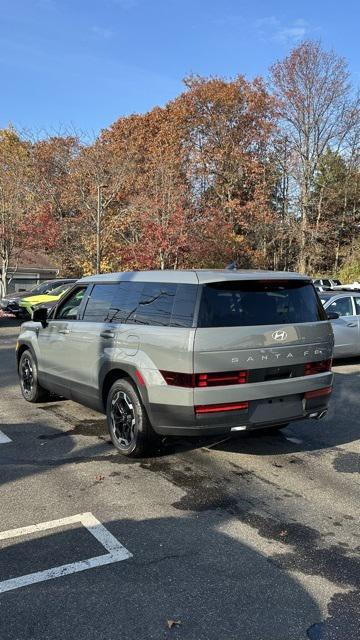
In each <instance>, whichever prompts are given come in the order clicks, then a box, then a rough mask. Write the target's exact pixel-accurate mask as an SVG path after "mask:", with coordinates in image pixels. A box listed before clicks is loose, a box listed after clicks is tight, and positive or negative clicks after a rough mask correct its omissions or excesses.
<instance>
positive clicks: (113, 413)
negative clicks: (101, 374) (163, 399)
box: [106, 379, 157, 458]
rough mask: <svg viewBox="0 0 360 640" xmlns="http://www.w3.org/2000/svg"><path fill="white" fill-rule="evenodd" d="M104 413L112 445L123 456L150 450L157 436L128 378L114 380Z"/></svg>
mask: <svg viewBox="0 0 360 640" xmlns="http://www.w3.org/2000/svg"><path fill="white" fill-rule="evenodd" d="M106 416H107V423H108V428H109V433H110V437H111V440H112V443H113V445H114V447H115V448H116V449H117V450H118V451H120V453H122V454H123V455H124V456H128V457H133V458H137V457H142V456H146V455H147V454H149V453H150V452H151V451H152V449H153V447H154V444H155V442H156V440H157V436H156V433H155V431H154V430H153V428H152V426H151V424H150V422H149V418H148V417H147V414H146V411H145V408H144V406H143V404H142V402H141V400H140V397H139V395H138V392H137V391H136V389H135V387H134V386H133V384H132V383H131V382H130V381H129V380H127V379H120V380H116V382H114V384H113V385H112V387H111V389H110V391H109V394H108V397H107V402H106Z"/></svg>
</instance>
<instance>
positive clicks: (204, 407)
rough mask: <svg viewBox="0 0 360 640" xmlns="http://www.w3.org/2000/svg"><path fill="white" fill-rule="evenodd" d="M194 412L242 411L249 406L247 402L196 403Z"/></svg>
mask: <svg viewBox="0 0 360 640" xmlns="http://www.w3.org/2000/svg"><path fill="white" fill-rule="evenodd" d="M194 408H195V413H196V414H200V413H220V412H221V411H243V410H244V409H246V410H247V409H248V408H249V403H248V402H228V403H226V404H198V405H197V406H195V407H194Z"/></svg>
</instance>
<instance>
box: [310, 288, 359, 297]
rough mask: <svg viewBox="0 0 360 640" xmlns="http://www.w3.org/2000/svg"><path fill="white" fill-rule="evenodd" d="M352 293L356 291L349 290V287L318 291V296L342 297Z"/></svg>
mask: <svg viewBox="0 0 360 640" xmlns="http://www.w3.org/2000/svg"><path fill="white" fill-rule="evenodd" d="M354 293H356V291H350V290H349V289H347V290H343V291H318V296H319V298H326V299H327V300H330V299H331V298H339V297H341V298H344V297H346V296H351V295H353V294H354Z"/></svg>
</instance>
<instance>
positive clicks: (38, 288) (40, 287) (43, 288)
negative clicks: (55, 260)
mask: <svg viewBox="0 0 360 640" xmlns="http://www.w3.org/2000/svg"><path fill="white" fill-rule="evenodd" d="M50 286H51V285H50V283H49V282H43V283H42V284H37V285H35V287H32V289H29V291H28V292H27V293H26V295H32V296H38V295H40V294H42V293H46V292H47V291H48V290H49V288H50ZM24 294H25V292H24Z"/></svg>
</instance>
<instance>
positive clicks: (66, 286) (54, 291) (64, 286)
mask: <svg viewBox="0 0 360 640" xmlns="http://www.w3.org/2000/svg"><path fill="white" fill-rule="evenodd" d="M70 286H71V284H69V283H68V282H67V283H66V284H62V285H61V286H60V287H56V289H52V291H49V295H50V296H59V295H60V294H61V293H64V291H67V290H68V289H70Z"/></svg>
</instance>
